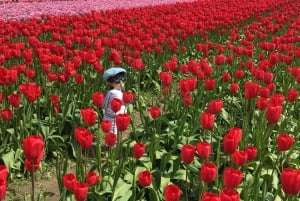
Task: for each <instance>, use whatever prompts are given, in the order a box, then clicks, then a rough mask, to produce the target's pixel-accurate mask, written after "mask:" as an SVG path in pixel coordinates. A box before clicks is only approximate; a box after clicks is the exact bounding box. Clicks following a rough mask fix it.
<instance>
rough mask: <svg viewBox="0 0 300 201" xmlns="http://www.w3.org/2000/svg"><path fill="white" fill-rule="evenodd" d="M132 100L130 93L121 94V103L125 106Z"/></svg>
mask: <svg viewBox="0 0 300 201" xmlns="http://www.w3.org/2000/svg"><path fill="white" fill-rule="evenodd" d="M132 100H133V95H132V93H131V92H130V91H124V92H123V102H124V103H125V104H128V103H131V102H132Z"/></svg>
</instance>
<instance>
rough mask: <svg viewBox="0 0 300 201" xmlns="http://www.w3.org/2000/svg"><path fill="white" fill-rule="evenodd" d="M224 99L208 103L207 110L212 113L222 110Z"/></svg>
mask: <svg viewBox="0 0 300 201" xmlns="http://www.w3.org/2000/svg"><path fill="white" fill-rule="evenodd" d="M222 108H223V101H221V100H219V99H215V100H212V101H210V102H209V103H208V105H207V108H206V112H207V113H211V114H218V113H220V112H221V111H222Z"/></svg>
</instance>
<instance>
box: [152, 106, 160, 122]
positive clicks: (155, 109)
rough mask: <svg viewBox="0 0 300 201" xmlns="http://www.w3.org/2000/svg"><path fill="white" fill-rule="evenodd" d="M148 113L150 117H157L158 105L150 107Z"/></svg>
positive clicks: (158, 113) (158, 112)
mask: <svg viewBox="0 0 300 201" xmlns="http://www.w3.org/2000/svg"><path fill="white" fill-rule="evenodd" d="M149 113H150V116H151V118H152V119H157V118H158V117H159V116H160V107H151V108H150V109H149Z"/></svg>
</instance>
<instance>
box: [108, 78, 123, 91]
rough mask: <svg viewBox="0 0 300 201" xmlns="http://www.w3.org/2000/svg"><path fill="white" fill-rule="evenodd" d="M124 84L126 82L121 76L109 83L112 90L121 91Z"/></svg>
mask: <svg viewBox="0 0 300 201" xmlns="http://www.w3.org/2000/svg"><path fill="white" fill-rule="evenodd" d="M125 82H126V77H125V76H122V77H119V78H117V79H115V80H114V82H112V83H110V85H111V86H112V87H113V88H114V89H118V90H122V89H123V88H124V85H125Z"/></svg>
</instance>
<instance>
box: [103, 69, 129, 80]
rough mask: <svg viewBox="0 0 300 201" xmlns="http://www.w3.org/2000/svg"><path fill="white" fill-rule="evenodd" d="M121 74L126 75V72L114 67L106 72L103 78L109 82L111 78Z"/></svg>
mask: <svg viewBox="0 0 300 201" xmlns="http://www.w3.org/2000/svg"><path fill="white" fill-rule="evenodd" d="M119 73H126V70H125V69H124V68H120V67H112V68H110V69H108V70H106V71H105V72H104V74H103V78H104V80H105V81H107V80H108V79H109V78H110V77H113V76H115V75H117V74H119Z"/></svg>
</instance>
